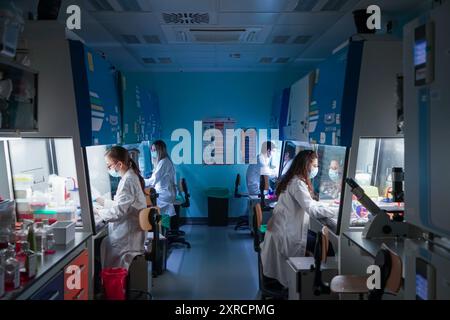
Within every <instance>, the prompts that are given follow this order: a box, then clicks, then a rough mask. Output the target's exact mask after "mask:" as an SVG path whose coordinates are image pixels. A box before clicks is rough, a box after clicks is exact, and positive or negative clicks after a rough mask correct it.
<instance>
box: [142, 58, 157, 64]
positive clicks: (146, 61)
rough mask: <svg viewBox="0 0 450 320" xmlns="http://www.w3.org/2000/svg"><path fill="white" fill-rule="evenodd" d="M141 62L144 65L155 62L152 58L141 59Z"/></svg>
mask: <svg viewBox="0 0 450 320" xmlns="http://www.w3.org/2000/svg"><path fill="white" fill-rule="evenodd" d="M142 62H143V63H145V64H155V63H156V60H155V59H153V58H142Z"/></svg>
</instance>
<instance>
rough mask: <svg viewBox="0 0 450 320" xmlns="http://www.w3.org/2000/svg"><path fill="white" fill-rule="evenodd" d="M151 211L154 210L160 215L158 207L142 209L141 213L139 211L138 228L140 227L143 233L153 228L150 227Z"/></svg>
mask: <svg viewBox="0 0 450 320" xmlns="http://www.w3.org/2000/svg"><path fill="white" fill-rule="evenodd" d="M153 210H156V211H157V212H156V213H157V215H160V214H161V213H160V211H159V208H158V207H149V208H145V209H142V210H141V211H139V226H140V227H141V229H142V230H143V231H152V230H153V226H152V219H151V215H152V214H153V213H154V211H153Z"/></svg>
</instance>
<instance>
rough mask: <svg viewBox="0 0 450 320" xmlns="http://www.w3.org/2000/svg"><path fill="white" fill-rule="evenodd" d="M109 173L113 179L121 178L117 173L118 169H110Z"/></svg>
mask: <svg viewBox="0 0 450 320" xmlns="http://www.w3.org/2000/svg"><path fill="white" fill-rule="evenodd" d="M114 167H115V166H114ZM108 173H109V175H110V176H111V177H113V178H119V177H120V174H119V172H117V171H116V169H114V168H111V169H109V170H108Z"/></svg>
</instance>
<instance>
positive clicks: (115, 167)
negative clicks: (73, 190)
mask: <svg viewBox="0 0 450 320" xmlns="http://www.w3.org/2000/svg"><path fill="white" fill-rule="evenodd" d="M105 161H106V166H107V168H108V172H109V174H110V175H111V176H112V177H120V178H121V179H120V182H119V185H118V188H117V192H116V195H115V196H114V200H109V199H104V198H102V197H99V198H97V199H96V202H97V203H98V204H100V205H101V206H102V207H103V208H102V209H99V210H97V209H95V210H94V213H95V214H96V215H97V218H98V219H101V220H103V221H104V222H106V223H108V237H106V238H105V239H104V240H103V241H102V244H101V260H102V265H103V268H110V267H122V268H126V269H128V268H129V266H130V264H131V262H132V261H133V259H134V257H135V256H136V255H139V254H142V253H143V252H144V242H145V232H144V231H142V229H141V228H140V226H139V212H140V211H141V210H142V209H145V208H146V207H147V203H146V199H145V194H144V178H142V176H141V174H140V171H139V168H138V166H137V164H136V162H134V161H133V159H131V157H130V154H129V153H128V150H127V149H125V148H123V147H120V146H114V147H112V148H111V149H110V150H108V151H107V152H106V154H105Z"/></svg>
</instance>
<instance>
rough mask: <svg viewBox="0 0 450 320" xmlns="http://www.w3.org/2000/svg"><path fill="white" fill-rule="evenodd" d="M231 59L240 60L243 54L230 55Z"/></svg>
mask: <svg viewBox="0 0 450 320" xmlns="http://www.w3.org/2000/svg"><path fill="white" fill-rule="evenodd" d="M230 58H231V59H240V58H241V54H240V53H230Z"/></svg>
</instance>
